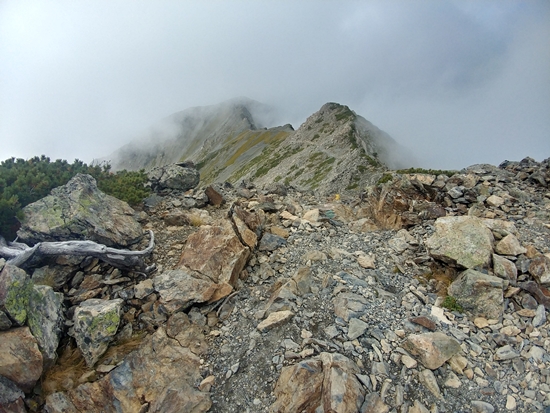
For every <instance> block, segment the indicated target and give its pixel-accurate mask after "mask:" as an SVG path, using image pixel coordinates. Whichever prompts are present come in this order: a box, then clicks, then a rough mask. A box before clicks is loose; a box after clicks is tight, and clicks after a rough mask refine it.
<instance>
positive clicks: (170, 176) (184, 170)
mask: <svg viewBox="0 0 550 413" xmlns="http://www.w3.org/2000/svg"><path fill="white" fill-rule="evenodd" d="M147 177H148V178H149V181H150V182H151V186H152V187H153V189H155V190H162V189H166V188H167V189H179V190H181V191H188V190H189V189H193V188H195V187H196V186H197V185H198V184H199V181H200V174H199V171H197V170H196V169H195V168H192V167H185V166H180V165H178V164H171V165H166V166H161V167H157V168H153V169H151V170H150V171H149V173H148V174H147Z"/></svg>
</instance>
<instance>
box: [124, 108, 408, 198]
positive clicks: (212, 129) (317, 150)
mask: <svg viewBox="0 0 550 413" xmlns="http://www.w3.org/2000/svg"><path fill="white" fill-rule="evenodd" d="M266 113H267V110H266V107H265V106H263V105H261V104H260V103H258V102H255V101H252V100H250V99H239V100H232V101H228V102H224V103H222V104H220V105H214V106H207V107H199V108H191V109H187V110H185V111H182V112H179V113H176V114H174V115H172V116H171V117H169V118H168V119H167V120H165V122H164V123H163V127H164V128H165V129H164V130H162V128H160V132H158V133H153V134H151V135H150V136H149V137H148V140H149V142H143V141H141V142H139V141H136V142H133V143H131V144H129V145H126V146H125V147H123V148H121V149H120V150H119V151H118V152H117V153H116V157H115V158H116V160H115V161H114V164H115V168H117V169H121V168H125V169H141V168H145V169H150V168H152V167H155V166H161V165H166V164H169V163H174V162H180V161H184V160H190V161H193V162H195V164H196V165H197V167H198V169H199V170H200V172H201V184H202V185H208V184H210V183H213V182H223V181H229V182H231V183H233V184H236V183H238V182H239V181H241V180H243V179H244V180H252V181H254V182H255V183H257V184H259V185H263V184H267V183H271V182H283V183H285V184H287V185H292V186H295V187H298V188H302V189H309V190H316V191H320V192H323V193H329V192H330V193H335V192H341V191H344V190H353V189H355V188H360V187H362V186H364V185H367V184H370V183H372V182H373V181H375V180H376V179H378V177H379V176H380V175H381V172H383V171H384V170H385V169H386V166H390V167H401V166H403V165H402V164H397V163H396V162H395V159H399V157H400V156H401V157H402V155H401V154H403V153H405V151H404V150H403V148H401V147H400V146H399V145H398V144H397V143H396V142H395V141H394V140H393V139H392V138H391V137H390V136H389V135H388V134H387V133H385V132H383V131H381V130H380V129H378V128H377V127H376V126H374V125H373V124H372V123H370V122H368V121H367V120H366V119H364V118H363V117H361V116H358V115H357V114H356V113H355V112H353V111H352V110H350V108H349V107H347V106H344V105H340V104H338V103H327V104H325V105H323V106H322V107H321V109H320V110H319V111H318V112H316V113H314V114H313V115H311V116H310V117H309V118H308V119H307V120H306V121H305V122H304V123H303V124H302V125H301V126H300V128H299V129H298V130H296V131H294V129H293V128H292V126H291V125H285V126H280V127H274V128H269V129H267V128H261V123H260V122H259V121H258V118H259V117H262V115H264V117H265V114H266ZM163 133H164V136H163ZM407 166H410V164H409V165H407Z"/></svg>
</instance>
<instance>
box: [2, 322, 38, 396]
mask: <svg viewBox="0 0 550 413" xmlns="http://www.w3.org/2000/svg"><path fill="white" fill-rule="evenodd" d="M41 374H42V354H41V353H40V350H39V349H38V344H37V342H36V339H35V338H34V337H33V335H32V334H31V332H30V330H29V328H28V327H21V328H15V329H12V330H8V331H3V332H0V377H1V376H4V377H6V378H8V379H9V380H11V381H12V382H13V383H15V384H16V385H17V386H18V387H19V388H20V389H21V390H23V391H24V392H26V393H28V392H30V391H31V390H32V388H33V387H34V385H35V384H36V382H37V380H38V379H39V378H40V375H41Z"/></svg>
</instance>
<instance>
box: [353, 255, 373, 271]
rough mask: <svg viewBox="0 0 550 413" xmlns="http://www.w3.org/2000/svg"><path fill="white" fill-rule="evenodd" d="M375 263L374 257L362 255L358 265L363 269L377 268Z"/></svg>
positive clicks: (359, 257) (358, 258)
mask: <svg viewBox="0 0 550 413" xmlns="http://www.w3.org/2000/svg"><path fill="white" fill-rule="evenodd" d="M374 261H375V258H374V255H366V254H361V255H359V256H358V257H357V264H359V265H360V266H361V267H363V268H370V269H374V268H376V264H375V263H374Z"/></svg>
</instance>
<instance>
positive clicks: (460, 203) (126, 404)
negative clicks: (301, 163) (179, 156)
mask: <svg viewBox="0 0 550 413" xmlns="http://www.w3.org/2000/svg"><path fill="white" fill-rule="evenodd" d="M384 181H386V182H384V183H382V181H381V182H380V183H379V184H378V185H376V186H373V187H370V188H369V190H368V191H366V192H365V193H362V194H360V195H357V196H354V197H351V196H344V195H337V194H335V195H334V196H332V197H330V198H320V197H318V196H316V195H315V194H313V193H301V192H298V191H296V190H293V189H292V188H286V187H285V186H284V185H281V184H273V185H269V186H267V187H265V188H255V187H254V186H253V185H246V184H243V185H241V186H239V187H238V188H233V187H231V186H229V185H223V186H220V185H217V186H214V187H209V188H207V189H206V191H202V190H194V191H184V190H183V189H170V188H166V187H164V188H162V186H160V187H159V188H158V194H156V195H154V196H151V197H150V198H149V199H148V200H147V202H146V204H145V206H144V210H143V211H142V212H140V213H136V214H135V218H136V219H137V220H138V221H139V222H140V223H141V224H142V226H143V229H146V230H149V229H150V230H153V232H154V233H155V236H156V240H157V245H156V248H155V251H154V253H153V255H152V256H151V257H149V261H150V262H149V263H148V264H155V265H156V268H157V270H156V272H154V273H144V272H137V271H134V270H131V269H118V268H113V267H112V266H110V265H108V264H105V263H102V262H100V261H99V260H97V259H91V258H84V259H82V258H77V257H59V258H57V259H56V260H55V261H50V262H47V263H35V265H34V267H33V266H30V265H29V266H28V267H26V268H18V267H14V266H13V265H10V264H9V262H8V263H6V262H5V261H4V260H0V263H1V265H0V267H3V269H2V272H1V273H0V309H1V310H2V311H1V312H0V329H1V330H3V331H0V412H2V411H6V412H31V411H32V412H35V411H45V412H49V413H53V412H194V413H198V412H207V411H210V412H273V413H275V412H281V413H282V412H289V413H290V412H302V411H305V412H339V413H343V412H363V413H364V412H372V413H374V412H403V413H404V412H408V413H413V412H428V411H431V412H493V411H500V412H504V411H517V412H537V411H545V409H548V410H549V411H550V407H548V406H550V366H549V361H550V353H549V352H550V338H549V337H548V321H547V311H548V310H550V293H548V291H547V290H546V287H548V285H550V189H549V184H550V160H546V161H544V162H542V163H537V162H535V161H533V160H532V159H530V158H527V159H524V160H523V161H521V162H505V163H503V164H502V165H501V166H500V167H494V166H491V165H475V166H472V167H469V168H466V169H465V170H463V171H461V172H460V173H457V174H455V175H453V176H451V177H448V176H446V175H439V176H435V175H429V174H409V175H402V174H397V173H393V172H388V174H387V175H386V176H385V179H384ZM71 185H73V186H76V187H78V183H75V182H73V183H72V184H71ZM184 189H185V188H184ZM58 192H59V191H58ZM61 192H62V191H61ZM81 193H84V194H86V200H87V201H86V202H91V203H92V205H93V203H94V196H93V195H91V194H92V193H93V188H88V189H87V190H85V191H81ZM100 199H101V200H102V201H101V203H105V198H101V197H100ZM77 203H78V204H79V205H82V200H80V201H77ZM54 204H55V205H65V201H63V202H60V201H59V202H57V203H56V202H54ZM86 205H88V204H86ZM62 208H63V207H62ZM66 208H68V209H69V210H72V211H74V210H75V208H72V209H71V207H70V206H67V207H66ZM98 214H99V212H98ZM61 215H62V216H67V214H61ZM92 215H93V214H92ZM92 218H93V217H92ZM92 218H89V219H92ZM40 222H42V221H40ZM75 222H77V223H79V225H82V222H83V221H82V220H79V219H75ZM113 225H114V227H116V224H113ZM77 227H78V225H76V224H73V225H72V227H71V228H72V229H71V231H72V232H71V234H72V235H75V234H76V233H77V232H78V231H77V229H75V228H77ZM31 229H32V231H31ZM56 230H57V231H58V232H59V228H57V229H56ZM22 231H23V232H22V233H24V232H25V231H26V232H27V233H30V232H32V234H33V236H34V237H38V233H40V231H47V229H44V227H40V228H39V227H38V226H36V225H35V226H33V223H32V222H27V223H24V225H23V228H22ZM106 232H109V231H106ZM61 233H63V231H61ZM116 234H117V236H121V231H117V232H116ZM101 236H102V237H107V236H108V234H106V233H102V234H101ZM47 238H48V236H47V235H45V236H44V237H43V238H40V239H47ZM113 242H114V241H113ZM146 243H147V240H143V241H142V244H146ZM138 247H139V246H136V248H138ZM46 264H47V265H46Z"/></svg>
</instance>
